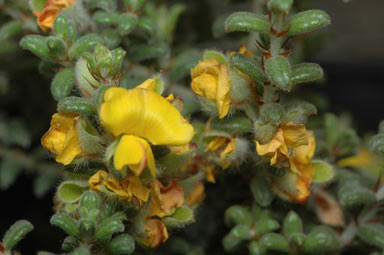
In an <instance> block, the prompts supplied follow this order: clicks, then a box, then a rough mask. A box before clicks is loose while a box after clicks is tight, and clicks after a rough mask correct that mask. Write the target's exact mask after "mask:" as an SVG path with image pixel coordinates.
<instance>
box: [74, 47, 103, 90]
mask: <svg viewBox="0 0 384 255" xmlns="http://www.w3.org/2000/svg"><path fill="white" fill-rule="evenodd" d="M86 56H87V58H89V59H87V58H86ZM90 68H91V69H93V68H95V69H96V61H95V59H94V58H93V56H92V55H91V54H87V53H85V54H84V57H81V58H80V59H79V60H78V61H77V62H76V66H75V78H76V83H77V84H78V86H79V88H80V90H81V92H83V94H86V96H89V95H93V93H94V90H95V89H94V87H98V86H100V83H99V81H98V80H96V79H95V78H94V77H93V75H92V74H91V72H90ZM93 71H95V70H93Z"/></svg>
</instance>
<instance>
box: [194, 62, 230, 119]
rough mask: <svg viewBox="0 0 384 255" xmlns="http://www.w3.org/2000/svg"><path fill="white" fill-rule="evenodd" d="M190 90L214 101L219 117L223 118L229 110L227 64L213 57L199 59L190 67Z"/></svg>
mask: <svg viewBox="0 0 384 255" xmlns="http://www.w3.org/2000/svg"><path fill="white" fill-rule="evenodd" d="M191 77H192V83H191V87H192V90H193V91H194V92H195V93H196V94H197V95H199V96H201V97H204V98H206V99H208V100H210V101H213V102H215V103H216V106H217V109H218V112H219V118H220V119H221V118H224V117H225V116H226V115H227V114H228V111H229V106H230V104H231V98H230V96H229V91H230V88H231V82H230V78H229V73H228V68H227V66H225V65H223V64H221V63H219V62H218V61H217V60H215V59H209V60H204V61H199V64H198V65H197V66H195V67H194V68H192V69H191Z"/></svg>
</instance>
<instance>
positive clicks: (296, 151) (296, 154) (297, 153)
mask: <svg viewBox="0 0 384 255" xmlns="http://www.w3.org/2000/svg"><path fill="white" fill-rule="evenodd" d="M307 137H308V144H307V145H301V146H299V147H295V148H293V149H292V156H291V160H292V161H294V162H295V163H296V164H303V165H306V164H309V162H311V159H312V157H313V154H314V153H315V148H316V140H315V135H314V134H313V132H312V131H307Z"/></svg>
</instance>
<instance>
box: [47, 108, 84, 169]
mask: <svg viewBox="0 0 384 255" xmlns="http://www.w3.org/2000/svg"><path fill="white" fill-rule="evenodd" d="M78 119H79V116H78V115H76V114H72V113H55V114H54V115H53V116H52V120H51V127H50V128H49V130H48V131H47V132H46V133H45V134H44V136H43V137H42V138H41V144H42V145H43V147H45V148H47V149H48V150H49V151H50V152H51V153H52V154H55V155H56V161H57V162H59V163H61V164H63V165H68V164H70V163H71V162H72V161H73V159H75V158H76V157H77V156H79V155H81V154H83V153H84V150H83V149H82V147H81V145H80V141H79V134H78V133H77V120H78Z"/></svg>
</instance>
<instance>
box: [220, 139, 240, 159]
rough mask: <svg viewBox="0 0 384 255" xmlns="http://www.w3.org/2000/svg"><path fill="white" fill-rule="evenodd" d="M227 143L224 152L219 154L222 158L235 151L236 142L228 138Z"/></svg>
mask: <svg viewBox="0 0 384 255" xmlns="http://www.w3.org/2000/svg"><path fill="white" fill-rule="evenodd" d="M228 139H229V141H228V140H227V141H228V143H227V146H225V148H224V150H223V151H222V152H221V153H220V157H221V158H223V157H225V156H226V155H228V154H231V153H232V152H233V151H234V150H235V149H236V140H235V139H233V138H228Z"/></svg>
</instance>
